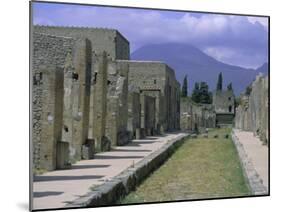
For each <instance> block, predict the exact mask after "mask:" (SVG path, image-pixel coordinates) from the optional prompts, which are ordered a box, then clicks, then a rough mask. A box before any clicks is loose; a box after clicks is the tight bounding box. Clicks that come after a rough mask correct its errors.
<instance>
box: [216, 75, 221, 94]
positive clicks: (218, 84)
mask: <svg viewBox="0 0 281 212" xmlns="http://www.w3.org/2000/svg"><path fill="white" fill-rule="evenodd" d="M221 90H222V73H221V72H220V74H219V77H218V82H217V91H221Z"/></svg>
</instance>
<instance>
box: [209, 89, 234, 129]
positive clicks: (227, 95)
mask: <svg viewBox="0 0 281 212" xmlns="http://www.w3.org/2000/svg"><path fill="white" fill-rule="evenodd" d="M213 105H214V107H215V111H216V114H217V116H216V125H217V126H218V127H224V126H233V124H234V116H235V96H234V93H233V90H222V91H215V92H214V95H213Z"/></svg>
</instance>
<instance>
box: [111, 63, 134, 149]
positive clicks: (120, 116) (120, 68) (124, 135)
mask: <svg viewBox="0 0 281 212" xmlns="http://www.w3.org/2000/svg"><path fill="white" fill-rule="evenodd" d="M107 101H108V102H109V103H110V105H109V106H108V108H107V117H106V136H107V137H108V139H109V140H110V143H111V145H112V146H116V145H124V144H126V143H128V142H129V132H128V131H127V123H128V65H127V64H121V63H117V62H115V61H111V62H110V64H109V65H108V92H107Z"/></svg>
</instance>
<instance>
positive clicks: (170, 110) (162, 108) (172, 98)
mask: <svg viewBox="0 0 281 212" xmlns="http://www.w3.org/2000/svg"><path fill="white" fill-rule="evenodd" d="M117 62H118V63H123V64H128V66H129V85H134V86H136V87H138V88H139V90H140V92H141V93H143V94H145V95H147V96H151V97H154V98H155V105H156V107H155V127H154V130H155V132H156V133H160V132H163V131H166V130H176V129H180V84H179V82H178V81H177V80H176V78H175V72H174V70H173V69H171V68H170V67H169V66H167V65H166V64H164V63H162V62H156V61H155V62H153V61H129V60H117ZM162 129H164V130H162Z"/></svg>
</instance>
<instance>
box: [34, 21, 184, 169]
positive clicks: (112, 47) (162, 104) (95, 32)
mask: <svg viewBox="0 0 281 212" xmlns="http://www.w3.org/2000/svg"><path fill="white" fill-rule="evenodd" d="M33 30H34V31H33V58H32V59H33V71H32V75H33V104H32V108H33V135H32V137H33V156H34V167H33V168H34V169H35V170H54V169H60V168H68V167H70V166H71V164H72V163H75V162H76V161H78V160H81V159H91V158H93V157H94V153H95V152H100V151H108V150H110V149H111V148H112V147H113V146H118V145H124V144H126V143H128V142H130V140H132V139H140V138H144V137H145V136H148V135H155V134H160V133H164V132H165V131H171V130H177V129H180V84H179V83H178V82H177V80H176V79H175V74H174V70H172V69H171V68H170V67H169V66H167V65H166V64H164V63H162V62H150V61H130V60H129V42H128V41H127V40H126V39H125V38H124V37H123V36H122V35H121V34H120V33H119V32H118V31H117V30H112V29H99V28H79V27H49V26H34V29H33Z"/></svg>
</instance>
